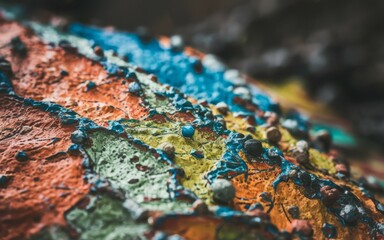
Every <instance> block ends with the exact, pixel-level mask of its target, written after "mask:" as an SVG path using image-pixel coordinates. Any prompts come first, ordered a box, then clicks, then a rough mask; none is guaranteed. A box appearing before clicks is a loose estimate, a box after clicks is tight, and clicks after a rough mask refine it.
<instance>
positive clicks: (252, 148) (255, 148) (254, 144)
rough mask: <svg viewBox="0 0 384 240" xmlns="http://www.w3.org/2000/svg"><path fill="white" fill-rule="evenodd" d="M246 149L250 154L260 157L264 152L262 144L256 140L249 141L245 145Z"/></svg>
mask: <svg viewBox="0 0 384 240" xmlns="http://www.w3.org/2000/svg"><path fill="white" fill-rule="evenodd" d="M244 149H245V151H246V152H247V153H248V154H251V155H260V154H261V153H262V152H263V146H262V145H261V142H260V141H258V140H256V139H249V140H247V141H245V143H244Z"/></svg>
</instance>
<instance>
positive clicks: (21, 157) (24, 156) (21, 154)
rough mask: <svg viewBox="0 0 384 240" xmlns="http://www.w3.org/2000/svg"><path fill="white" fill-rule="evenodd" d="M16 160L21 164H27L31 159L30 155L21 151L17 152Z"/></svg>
mask: <svg viewBox="0 0 384 240" xmlns="http://www.w3.org/2000/svg"><path fill="white" fill-rule="evenodd" d="M15 158H16V160H17V161H19V162H25V161H27V160H28V159H29V157H28V155H27V154H26V153H25V152H24V151H21V150H20V151H17V153H16V156H15Z"/></svg>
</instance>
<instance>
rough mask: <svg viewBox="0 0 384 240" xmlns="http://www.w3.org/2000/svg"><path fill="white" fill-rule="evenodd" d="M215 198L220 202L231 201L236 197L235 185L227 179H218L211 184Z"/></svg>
mask: <svg viewBox="0 0 384 240" xmlns="http://www.w3.org/2000/svg"><path fill="white" fill-rule="evenodd" d="M211 189H212V191H213V200H215V201H216V202H219V203H229V202H230V201H232V199H233V198H234V197H235V193H236V190H235V187H234V186H233V184H232V182H231V181H229V180H226V179H216V180H215V181H214V182H213V184H212V185H211Z"/></svg>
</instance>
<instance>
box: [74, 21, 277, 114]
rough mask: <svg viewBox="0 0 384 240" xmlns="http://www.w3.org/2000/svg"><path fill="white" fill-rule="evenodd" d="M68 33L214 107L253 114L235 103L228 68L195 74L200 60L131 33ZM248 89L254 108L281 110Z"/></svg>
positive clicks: (76, 30)
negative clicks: (220, 104) (145, 40)
mask: <svg viewBox="0 0 384 240" xmlns="http://www.w3.org/2000/svg"><path fill="white" fill-rule="evenodd" d="M68 32H69V33H71V34H74V35H77V36H80V37H84V38H86V39H89V40H92V41H93V42H94V43H95V44H97V45H99V46H101V47H102V48H103V49H106V50H113V51H115V52H116V53H117V54H118V55H119V56H125V57H127V58H128V61H129V62H130V63H132V64H135V65H138V66H140V67H142V68H143V69H144V70H146V71H147V72H149V73H153V74H155V75H156V76H157V77H158V78H159V81H160V82H161V83H166V84H169V85H171V86H174V87H176V88H178V89H179V90H180V91H181V92H183V93H185V94H187V95H189V96H192V97H194V98H196V99H205V100H207V101H208V102H209V103H211V104H217V103H219V102H225V103H226V104H227V105H228V106H229V108H230V110H231V111H233V112H244V113H251V112H249V111H248V110H246V109H245V108H244V107H243V106H241V105H239V104H237V103H234V102H233V98H234V97H235V95H234V93H233V88H234V87H235V84H234V83H232V82H230V81H228V80H227V79H225V78H224V73H225V71H226V70H225V69H211V68H207V67H202V69H199V71H196V70H195V69H196V62H197V61H198V59H197V58H195V57H191V56H187V55H186V54H184V53H183V52H180V51H172V49H170V48H164V47H162V46H161V45H160V42H159V41H157V40H152V41H150V42H143V41H141V39H140V37H138V36H137V35H136V34H132V33H123V32H107V31H104V30H102V29H99V28H95V27H88V26H84V25H81V24H72V25H70V26H69V28H68ZM246 88H248V89H249V90H250V92H251V94H252V99H251V102H252V104H254V105H255V106H259V107H260V109H262V110H265V111H267V110H269V111H275V110H276V108H278V105H276V104H275V103H274V102H273V101H272V100H271V98H269V97H268V96H267V95H266V94H265V93H263V92H262V91H261V90H260V89H258V88H256V87H254V86H246ZM252 114H253V113H252Z"/></svg>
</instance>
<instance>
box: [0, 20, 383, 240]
mask: <svg viewBox="0 0 384 240" xmlns="http://www.w3.org/2000/svg"><path fill="white" fill-rule="evenodd" d="M26 24H27V25H29V26H30V27H31V28H32V30H31V29H28V28H26V27H25V26H22V25H20V24H18V23H15V22H5V21H4V22H2V23H1V24H0V33H1V35H0V45H1V46H3V47H1V48H0V55H1V56H3V58H2V59H1V61H2V62H3V63H4V62H5V61H7V62H8V63H9V64H10V66H11V69H12V72H13V74H12V73H9V71H4V68H1V69H0V84H1V85H0V90H1V91H2V93H1V94H2V95H1V99H0V102H1V105H0V110H1V111H0V117H1V120H2V121H1V125H0V126H1V128H2V131H1V134H2V137H1V138H0V141H1V143H2V144H1V145H0V146H1V148H3V149H4V151H2V152H1V155H0V156H1V162H0V174H1V175H2V176H6V178H5V180H2V183H1V184H2V185H1V187H2V188H1V189H0V203H1V201H3V203H4V204H1V205H0V206H1V207H0V214H1V216H3V215H5V216H6V218H4V220H3V218H2V219H1V221H3V222H4V225H2V226H6V227H5V228H4V229H5V231H0V237H1V238H5V239H12V238H14V237H31V236H33V237H35V238H47V239H52V238H57V236H59V235H63V236H67V237H68V238H80V239H90V238H105V239H127V238H130V237H132V238H133V237H134V238H138V239H141V238H152V237H154V238H155V239H156V238H157V239H159V238H160V236H164V237H167V236H173V237H176V236H177V237H181V238H185V239H214V238H220V239H254V238H257V237H261V238H268V239H270V238H277V237H282V238H284V237H286V238H289V237H300V238H311V237H314V238H316V239H318V238H323V237H324V236H331V237H336V236H334V235H335V234H336V235H337V238H340V239H349V238H357V239H367V238H368V237H371V238H380V237H382V236H383V231H384V227H383V220H384V218H383V214H382V212H383V210H384V206H383V205H382V204H381V203H380V202H379V201H377V200H376V199H375V198H374V193H373V192H371V191H370V190H369V189H367V188H365V187H366V186H365V185H364V184H363V183H362V182H359V181H356V180H353V179H351V178H350V172H349V167H348V164H347V162H346V161H344V160H342V159H341V158H340V156H339V154H338V153H337V152H336V151H335V150H334V149H332V147H331V145H329V142H326V141H325V140H327V139H325V140H324V138H318V139H313V140H312V139H310V138H309V134H308V130H309V128H308V125H309V122H308V120H307V119H306V118H305V116H302V115H301V114H300V113H290V114H288V113H285V112H284V111H283V109H280V107H279V105H278V104H276V103H275V102H274V101H273V100H272V99H271V98H270V97H269V96H268V95H267V94H265V93H264V92H263V91H261V90H260V89H259V88H257V87H256V86H253V85H250V84H246V78H245V77H244V76H242V75H241V74H238V73H234V72H233V70H227V69H226V68H225V67H224V66H223V65H222V64H220V63H219V62H217V60H214V59H213V58H212V57H210V56H205V55H203V54H200V53H197V52H196V51H192V50H191V49H188V48H186V49H185V51H183V50H184V47H183V46H177V48H176V47H175V46H173V45H172V44H173V43H172V41H168V39H162V40H161V41H158V40H156V39H152V40H151V41H150V42H145V41H142V39H140V38H139V37H138V36H137V35H135V34H130V33H119V32H113V31H108V30H102V29H97V28H90V27H87V26H82V25H77V24H74V25H70V26H69V27H68V30H67V31H66V32H65V33H61V32H59V31H57V30H55V29H54V28H51V27H47V26H43V25H40V24H37V23H26ZM15 37H16V38H15ZM15 39H16V40H15ZM126 58H128V62H127V61H126V60H127V59H126ZM124 59H125V60H124ZM7 62H5V63H7ZM133 64H137V65H139V66H141V67H143V68H144V70H146V71H148V72H150V73H154V74H156V75H157V77H158V78H157V77H155V76H154V75H152V74H147V73H144V70H142V69H140V68H138V67H135V66H134V65H133ZM2 66H3V65H2ZM6 70H9V68H7V69H6ZM163 84H167V85H163ZM180 90H181V91H182V92H180ZM183 92H184V93H187V95H185V94H183ZM193 97H194V98H197V99H199V101H198V100H196V99H194V98H193ZM28 98H31V99H28ZM203 100H206V101H203ZM47 101H52V102H53V103H49V102H47ZM222 102H224V103H225V104H226V105H227V106H228V110H225V111H223V109H222V106H223V104H219V106H218V107H219V108H218V109H217V108H216V107H215V106H214V104H218V103H222ZM3 119H4V120H3ZM186 126H188V127H187V128H186ZM271 127H273V129H274V131H275V132H276V131H277V132H278V133H279V134H280V135H281V138H280V136H279V139H277V138H273V139H271V137H270V136H269V137H268V134H267V133H268V130H270V129H271ZM192 129H193V130H192ZM3 135H4V136H3ZM303 139H304V140H306V141H308V142H309V143H310V149H305V148H302V147H299V148H298V147H297V146H296V143H297V141H299V140H303ZM255 140H257V141H255ZM164 143H170V144H172V145H173V147H174V151H175V152H174V156H170V154H169V153H167V152H163V151H162V149H163V147H162V146H163V145H162V144H164ZM249 143H257V144H256V145H255V144H249ZM299 145H300V144H299ZM328 148H331V149H328ZM16 158H17V159H18V160H17V159H16ZM80 165H81V166H80ZM8 176H9V178H8ZM27 178H28V179H27ZM35 178H36V179H37V180H35ZM2 179H3V177H2ZM218 179H226V180H228V181H229V182H228V181H226V183H228V184H232V185H233V186H234V188H235V193H234V198H233V201H229V200H230V199H232V197H233V194H232V192H231V198H225V201H221V199H219V198H217V197H215V196H214V194H215V191H216V190H215V186H212V184H213V183H214V182H215V180H218ZM212 188H213V191H212ZM332 189H333V190H332ZM331 192H333V193H336V192H337V194H334V195H333V196H332V197H331V196H330V193H331ZM329 198H334V199H333V201H330V199H329ZM194 202H195V204H193V203H194ZM203 205H204V206H205V205H207V207H205V208H204V209H205V210H204V211H203V210H201V209H203V208H202V206H203ZM4 206H5V207H4ZM198 206H200V209H199V208H198ZM24 209H28V211H25V210H24ZM3 213H4V214H3ZM21 218H25V219H28V221H24V220H23V221H20V220H19V219H21ZM21 228H22V229H23V231H18V229H21ZM40 230H41V231H40ZM133 230H134V231H133ZM334 232H336V233H334ZM16 235H17V236H16ZM160 239H161V238H160Z"/></svg>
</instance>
